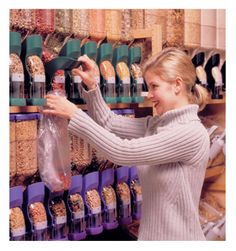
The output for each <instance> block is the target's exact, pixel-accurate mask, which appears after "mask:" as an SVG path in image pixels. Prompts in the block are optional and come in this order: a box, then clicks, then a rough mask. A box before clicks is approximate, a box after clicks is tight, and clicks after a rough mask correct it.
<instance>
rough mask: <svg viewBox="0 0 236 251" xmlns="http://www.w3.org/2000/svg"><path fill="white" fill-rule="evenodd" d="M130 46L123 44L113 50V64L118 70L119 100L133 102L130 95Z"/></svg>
mask: <svg viewBox="0 0 236 251" xmlns="http://www.w3.org/2000/svg"><path fill="white" fill-rule="evenodd" d="M128 56H129V52H128V46H127V45H121V46H119V47H116V48H115V49H114V52H113V59H112V64H113V66H114V67H115V71H116V94H117V102H119V103H131V102H132V98H131V96H130V73H129V68H128V66H127V63H128Z"/></svg>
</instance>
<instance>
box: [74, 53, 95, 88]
mask: <svg viewBox="0 0 236 251" xmlns="http://www.w3.org/2000/svg"><path fill="white" fill-rule="evenodd" d="M78 61H80V62H81V63H82V67H79V68H76V69H73V71H74V73H75V74H77V75H79V76H80V77H81V79H82V81H83V83H84V84H85V85H86V86H87V88H88V89H89V90H93V89H95V88H96V87H97V82H96V76H99V72H97V71H98V69H97V67H96V64H95V62H94V61H92V60H91V59H90V58H89V57H88V56H87V55H83V56H80V57H79V58H78ZM81 68H82V69H81Z"/></svg>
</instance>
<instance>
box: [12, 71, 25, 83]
mask: <svg viewBox="0 0 236 251" xmlns="http://www.w3.org/2000/svg"><path fill="white" fill-rule="evenodd" d="M11 81H13V82H14V81H15V82H16V81H19V82H22V81H24V74H22V73H19V74H18V73H12V74H11Z"/></svg>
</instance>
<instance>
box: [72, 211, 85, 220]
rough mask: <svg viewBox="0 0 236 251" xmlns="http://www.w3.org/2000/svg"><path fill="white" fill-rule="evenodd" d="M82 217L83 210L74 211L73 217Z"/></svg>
mask: <svg viewBox="0 0 236 251" xmlns="http://www.w3.org/2000/svg"><path fill="white" fill-rule="evenodd" d="M81 218H84V210H81V211H78V212H74V219H81Z"/></svg>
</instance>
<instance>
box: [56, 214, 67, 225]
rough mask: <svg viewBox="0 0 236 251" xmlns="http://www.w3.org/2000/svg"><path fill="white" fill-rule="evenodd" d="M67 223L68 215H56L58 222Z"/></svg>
mask: <svg viewBox="0 0 236 251" xmlns="http://www.w3.org/2000/svg"><path fill="white" fill-rule="evenodd" d="M64 223H66V216H59V217H56V224H64Z"/></svg>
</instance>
